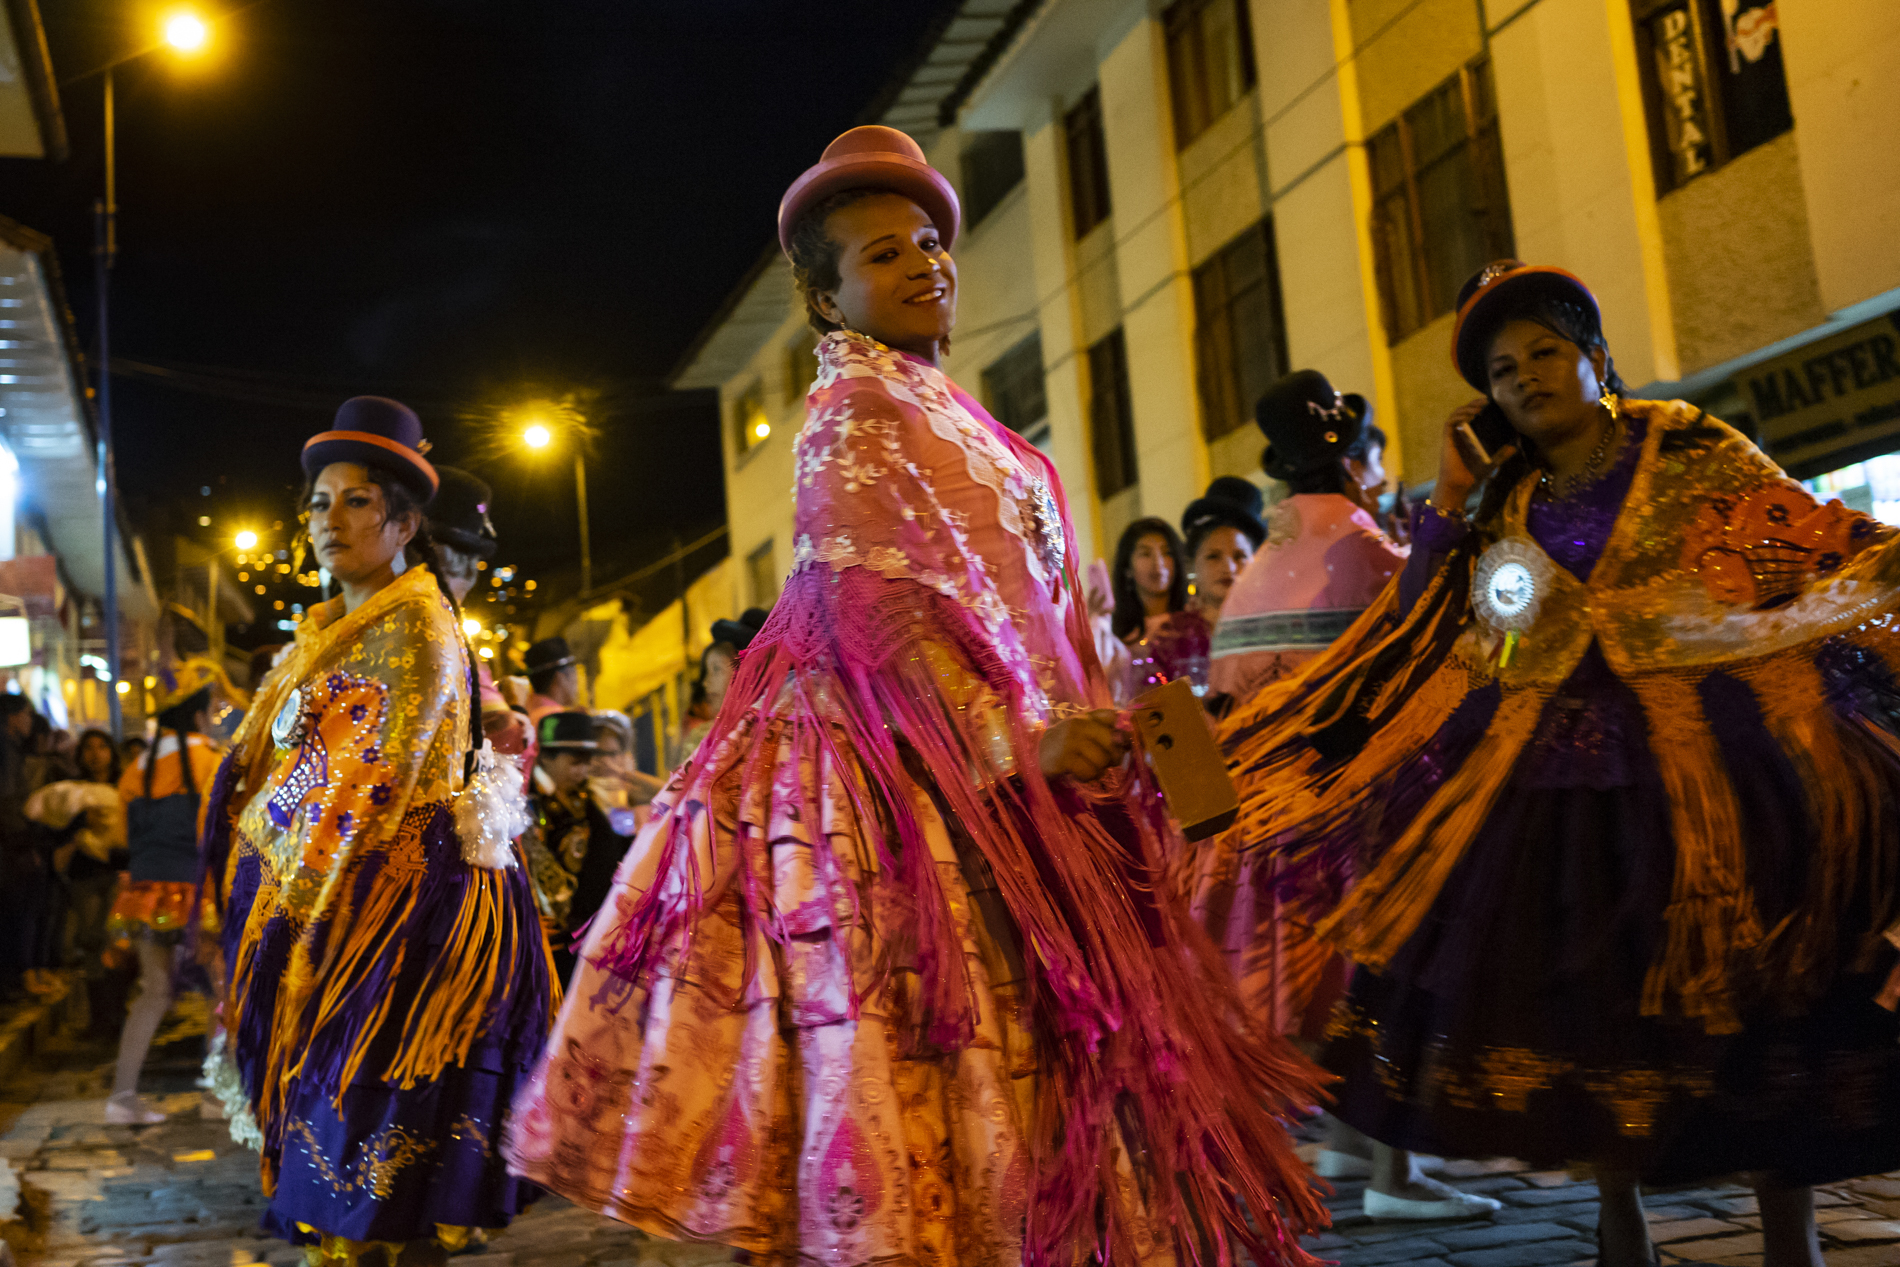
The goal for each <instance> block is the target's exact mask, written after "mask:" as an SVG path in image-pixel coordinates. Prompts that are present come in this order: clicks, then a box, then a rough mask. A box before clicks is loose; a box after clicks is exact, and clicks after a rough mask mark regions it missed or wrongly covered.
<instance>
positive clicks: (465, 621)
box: [462, 616, 482, 638]
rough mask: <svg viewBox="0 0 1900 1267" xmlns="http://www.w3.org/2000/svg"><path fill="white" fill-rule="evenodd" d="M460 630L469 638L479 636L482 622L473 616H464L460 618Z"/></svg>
mask: <svg viewBox="0 0 1900 1267" xmlns="http://www.w3.org/2000/svg"><path fill="white" fill-rule="evenodd" d="M462 632H463V633H465V634H467V635H468V636H469V637H471V638H479V637H480V636H481V632H482V622H481V621H479V620H477V619H475V618H474V617H473V616H465V617H463V618H462Z"/></svg>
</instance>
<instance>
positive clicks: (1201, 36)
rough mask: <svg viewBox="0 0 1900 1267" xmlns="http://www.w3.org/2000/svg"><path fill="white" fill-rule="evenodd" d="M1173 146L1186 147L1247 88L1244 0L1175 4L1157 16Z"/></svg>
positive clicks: (1250, 75) (1248, 40) (1249, 53)
mask: <svg viewBox="0 0 1900 1267" xmlns="http://www.w3.org/2000/svg"><path fill="white" fill-rule="evenodd" d="M1161 22H1162V29H1163V30H1164V31H1165V32H1166V34H1167V43H1168V87H1169V89H1170V95H1171V96H1172V98H1173V101H1174V143H1175V146H1176V148H1179V149H1186V148H1187V146H1188V143H1189V142H1191V141H1192V140H1194V138H1195V137H1197V136H1199V135H1200V134H1201V133H1203V132H1205V131H1207V129H1208V128H1210V127H1212V126H1213V125H1214V120H1216V119H1218V118H1220V117H1221V116H1222V115H1223V114H1226V113H1227V111H1228V110H1229V109H1231V108H1232V107H1233V106H1234V105H1235V103H1237V102H1238V101H1239V100H1240V99H1241V98H1242V97H1244V96H1246V95H1247V93H1248V92H1249V91H1250V90H1251V89H1252V88H1253V84H1254V69H1253V34H1252V32H1251V31H1250V30H1249V29H1248V25H1247V3H1246V0H1175V2H1174V3H1173V4H1171V5H1169V6H1168V8H1167V11H1166V12H1165V13H1164V14H1162V18H1161Z"/></svg>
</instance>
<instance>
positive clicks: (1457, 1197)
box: [1364, 1188, 1504, 1222]
mask: <svg viewBox="0 0 1900 1267" xmlns="http://www.w3.org/2000/svg"><path fill="white" fill-rule="evenodd" d="M1503 1208H1504V1202H1502V1201H1497V1200H1493V1199H1492V1198H1490V1197H1481V1196H1479V1195H1477V1194H1476V1193H1475V1192H1456V1191H1454V1192H1453V1193H1452V1194H1451V1196H1449V1197H1446V1198H1444V1199H1443V1200H1439V1201H1413V1200H1410V1199H1409V1198H1406V1197H1389V1196H1387V1195H1386V1194H1385V1193H1383V1192H1374V1191H1373V1190H1372V1189H1370V1188H1367V1189H1366V1198H1365V1205H1364V1209H1365V1212H1366V1217H1367V1218H1370V1219H1409V1220H1412V1221H1414V1222H1423V1221H1429V1220H1432V1219H1481V1218H1489V1217H1490V1216H1491V1215H1493V1214H1496V1213H1497V1212H1498V1211H1499V1210H1502V1209H1503Z"/></svg>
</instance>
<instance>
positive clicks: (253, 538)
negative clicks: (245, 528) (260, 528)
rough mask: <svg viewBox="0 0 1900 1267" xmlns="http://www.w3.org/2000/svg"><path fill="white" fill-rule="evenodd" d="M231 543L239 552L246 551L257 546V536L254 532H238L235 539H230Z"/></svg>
mask: <svg viewBox="0 0 1900 1267" xmlns="http://www.w3.org/2000/svg"><path fill="white" fill-rule="evenodd" d="M231 543H232V544H233V545H235V546H236V547H237V548H238V549H240V550H248V549H250V548H251V547H252V546H254V545H256V544H257V534H256V533H255V532H240V533H238V535H237V536H236V537H234V538H232V542H231Z"/></svg>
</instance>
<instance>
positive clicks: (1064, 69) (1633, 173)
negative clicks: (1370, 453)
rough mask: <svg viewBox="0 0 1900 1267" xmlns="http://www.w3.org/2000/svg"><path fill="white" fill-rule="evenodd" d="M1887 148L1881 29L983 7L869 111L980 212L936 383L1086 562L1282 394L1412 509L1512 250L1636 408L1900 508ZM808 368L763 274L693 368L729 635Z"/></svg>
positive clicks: (1897, 18)
mask: <svg viewBox="0 0 1900 1267" xmlns="http://www.w3.org/2000/svg"><path fill="white" fill-rule="evenodd" d="M1896 119H1900V5H1896V4H1894V3H1893V2H1892V0H1800V2H1798V3H1783V4H1780V5H1778V6H1777V5H1775V4H1772V3H1764V2H1762V0H1173V2H1172V3H1161V2H1159V0H1041V2H1037V0H1024V2H1021V3H1014V4H1012V3H1008V2H1007V0H968V3H966V4H965V5H964V7H963V9H962V10H961V11H960V14H959V16H958V17H957V19H956V20H955V21H954V22H952V23H951V24H950V25H949V26H948V28H947V29H946V30H945V31H944V33H943V35H942V36H941V37H940V39H939V42H938V43H937V45H936V46H935V47H934V48H932V49H931V50H930V51H929V53H928V55H927V56H926V57H925V58H924V59H923V60H922V62H921V63H920V64H919V65H918V66H917V67H916V68H915V70H914V71H913V73H912V75H911V77H910V79H909V81H908V83H907V85H906V86H905V87H904V89H903V91H902V92H901V93H900V94H899V95H898V96H897V97H896V99H895V101H894V102H893V103H892V104H891V105H890V106H889V108H888V109H887V110H886V111H885V112H884V113H883V115H882V116H881V121H882V122H885V123H888V124H890V125H892V126H895V127H900V128H903V129H904V130H905V131H907V132H909V133H911V135H913V136H915V137H916V138H917V139H918V140H919V142H920V143H921V144H923V145H924V147H925V149H926V151H927V152H928V154H929V155H930V157H931V161H932V162H933V164H935V165H936V166H937V167H938V168H939V170H941V171H943V172H945V173H946V174H948V175H949V176H950V177H951V179H952V180H953V181H955V182H956V183H957V185H958V189H959V192H960V193H961V194H962V196H963V199H964V202H965V206H966V221H965V228H964V231H963V235H962V237H961V238H960V239H959V241H958V243H957V248H956V252H955V254H956V256H957V262H958V269H959V276H960V293H961V298H960V305H959V309H960V311H959V322H958V328H957V333H956V337H955V339H954V341H953V342H954V347H953V350H952V352H951V354H950V356H949V358H948V360H947V362H946V369H947V370H948V372H949V373H950V375H951V376H952V377H953V378H955V379H956V380H957V381H958V382H959V383H961V384H962V385H963V386H965V387H966V388H967V389H969V390H970V391H972V392H973V393H975V394H976V395H978V396H979V397H980V398H982V399H983V400H984V402H985V404H986V405H987V406H988V407H989V408H990V409H991V411H992V412H993V413H995V414H996V415H997V416H998V418H999V419H1000V420H1002V421H1003V422H1005V423H1006V424H1008V425H1010V426H1012V427H1015V428H1017V429H1018V430H1020V431H1022V432H1024V433H1025V434H1026V435H1029V436H1030V437H1031V438H1033V439H1035V440H1036V442H1037V443H1039V444H1041V445H1042V446H1043V447H1044V448H1045V449H1046V450H1047V451H1048V452H1049V453H1050V454H1051V455H1052V456H1053V457H1054V459H1055V462H1056V464H1057V467H1058V469H1059V470H1060V471H1061V473H1062V477H1063V480H1064V482H1065V484H1066V485H1067V488H1068V491H1069V497H1070V503H1071V507H1072V509H1073V511H1074V514H1075V517H1076V521H1077V522H1076V527H1077V531H1078V533H1079V534H1080V536H1081V538H1082V541H1083V548H1084V550H1085V551H1087V550H1091V549H1092V550H1093V552H1094V553H1096V554H1101V555H1104V556H1106V555H1108V554H1109V553H1110V552H1111V551H1112V549H1113V547H1114V544H1115V540H1116V538H1117V536H1118V535H1119V533H1120V532H1121V530H1122V528H1123V527H1124V526H1125V525H1126V524H1128V523H1129V522H1130V521H1132V520H1133V519H1135V518H1137V517H1139V516H1143V515H1160V516H1162V517H1164V518H1168V519H1171V520H1172V519H1177V518H1178V516H1179V514H1180V511H1181V509H1182V508H1183V507H1184V506H1185V505H1186V503H1187V502H1188V501H1189V500H1190V499H1192V498H1193V497H1195V496H1196V495H1198V494H1199V493H1200V492H1201V490H1202V489H1203V488H1204V487H1205V486H1206V484H1207V482H1208V481H1209V480H1210V479H1211V478H1213V477H1214V476H1216V475H1223V474H1238V475H1243V476H1248V477H1250V478H1254V479H1257V480H1263V481H1264V477H1263V476H1262V475H1261V474H1260V471H1259V454H1260V449H1261V446H1262V441H1261V437H1260V434H1259V432H1258V431H1257V429H1255V428H1254V427H1253V426H1252V410H1253V402H1254V400H1255V399H1257V397H1258V396H1259V394H1260V393H1261V392H1262V391H1263V390H1264V389H1265V388H1266V387H1267V386H1268V385H1269V384H1271V383H1272V382H1273V381H1274V379H1276V378H1277V377H1278V376H1279V375H1281V374H1283V373H1285V372H1288V371H1290V370H1292V369H1297V368H1308V367H1310V368H1315V369H1319V370H1322V371H1323V372H1325V373H1326V374H1327V375H1328V377H1330V378H1331V379H1332V381H1333V382H1334V384H1335V385H1336V386H1338V387H1340V388H1341V389H1342V390H1345V391H1359V392H1362V393H1364V394H1365V395H1366V396H1367V397H1369V398H1370V399H1372V400H1373V401H1374V402H1375V404H1376V410H1377V419H1378V421H1379V423H1380V424H1381V425H1382V426H1383V428H1384V429H1385V431H1386V432H1387V434H1388V436H1389V437H1390V440H1391V444H1390V447H1389V449H1388V453H1387V466H1388V468H1389V469H1390V470H1391V471H1392V472H1393V473H1394V474H1395V475H1397V476H1400V477H1403V478H1404V479H1405V480H1406V481H1407V482H1408V483H1409V484H1410V485H1411V486H1413V487H1415V488H1416V487H1419V486H1421V485H1424V484H1427V483H1429V481H1430V480H1431V479H1432V477H1433V475H1434V474H1435V473H1436V469H1437V461H1438V443H1439V435H1440V434H1441V431H1442V426H1443V420H1444V417H1445V415H1446V413H1447V412H1448V411H1449V410H1450V409H1451V408H1452V407H1454V406H1455V405H1457V404H1459V403H1461V402H1462V401H1464V400H1466V399H1469V398H1470V396H1471V394H1472V393H1471V391H1470V388H1469V387H1467V386H1466V385H1465V384H1464V383H1463V382H1462V381H1461V380H1460V379H1459V378H1458V376H1457V374H1456V372H1455V371H1454V370H1453V368H1452V365H1451V360H1450V355H1449V340H1450V329H1451V324H1452V313H1451V307H1452V302H1453V299H1454V297H1455V294H1456V291H1457V288H1458V286H1459V284H1460V283H1461V282H1463V280H1464V279H1465V278H1466V277H1467V276H1468V275H1469V274H1470V273H1471V272H1472V271H1474V270H1475V269H1477V268H1478V267H1480V266H1481V265H1483V264H1484V263H1485V262H1487V261H1489V260H1491V259H1495V258H1499V257H1502V256H1515V257H1517V258H1519V259H1523V260H1526V261H1529V262H1534V263H1541V264H1555V265H1558V266H1560V267H1563V268H1567V269H1569V270H1571V271H1572V272H1575V273H1576V274H1578V275H1579V276H1580V277H1582V278H1583V279H1584V280H1585V281H1586V282H1587V283H1588V284H1589V285H1590V286H1591V287H1592V288H1593V289H1594V290H1595V291H1596V293H1597V295H1598V297H1599V299H1600V301H1601V303H1602V305H1603V309H1604V317H1605V328H1606V331H1607V333H1608V336H1609V339H1610V343H1611V350H1612V352H1613V353H1614V355H1615V358H1616V362H1617V366H1618V369H1619V370H1620V371H1621V373H1622V375H1623V378H1624V379H1625V380H1626V381H1627V382H1628V383H1629V384H1630V385H1631V387H1632V388H1633V389H1634V391H1635V393H1636V394H1637V395H1639V396H1683V397H1687V398H1689V399H1692V400H1695V401H1696V402H1697V403H1699V404H1702V405H1704V406H1705V407H1706V408H1709V409H1710V410H1711V412H1713V413H1715V414H1716V415H1717V416H1719V417H1722V418H1724V419H1726V420H1728V421H1731V422H1734V423H1736V424H1737V425H1740V426H1743V427H1744V428H1745V429H1748V430H1750V431H1751V432H1753V433H1754V434H1757V435H1758V436H1759V437H1760V438H1761V440H1762V443H1763V444H1764V447H1765V448H1767V449H1768V451H1769V452H1770V453H1771V455H1773V456H1775V457H1776V459H1777V460H1779V461H1781V462H1782V463H1783V465H1784V466H1787V467H1788V468H1789V469H1790V470H1791V471H1792V472H1793V473H1795V474H1796V475H1798V476H1800V477H1802V478H1815V479H1816V481H1817V486H1818V487H1821V488H1823V489H1824V490H1825V491H1828V492H1830V493H1834V494H1836V495H1840V496H1842V497H1843V498H1845V499H1846V500H1848V501H1849V502H1850V504H1857V505H1860V506H1861V508H1863V509H1870V510H1872V509H1875V508H1876V506H1878V508H1879V511H1880V512H1881V513H1884V514H1887V515H1891V516H1900V458H1895V457H1892V456H1891V455H1892V454H1893V453H1894V451H1895V450H1900V360H1897V359H1896V353H1895V346H1896V336H1900V145H1895V144H1893V142H1892V139H1891V125H1892V122H1893V121H1894V120H1896ZM816 157H817V155H816V153H815V152H814V154H813V158H814V159H815V158H816ZM767 227H769V226H767ZM810 345H811V335H810V332H809V330H808V329H807V328H806V327H805V324H804V315H803V313H802V311H801V310H800V309H799V306H798V304H797V302H796V300H795V297H794V296H793V293H792V288H791V281H790V274H789V270H788V268H787V267H786V265H785V263H784V261H783V260H782V259H780V258H777V256H776V253H774V254H773V255H769V256H767V257H765V258H763V259H762V261H761V264H760V266H759V268H758V269H757V270H755V272H754V274H753V275H752V276H751V277H750V278H749V279H748V280H747V282H746V284H745V285H744V287H742V288H741V290H740V291H739V292H738V293H737V294H736V295H735V296H734V297H733V301H732V303H731V304H730V306H729V308H728V310H727V312H726V313H725V314H724V315H723V316H722V317H721V318H720V319H719V320H718V321H717V322H716V323H715V324H714V325H713V327H712V328H710V329H709V330H708V331H707V332H706V334H705V335H704V336H703V338H702V340H701V342H700V344H699V345H698V347H697V348H696V350H695V352H694V354H693V355H692V357H691V358H690V359H689V361H688V363H687V365H686V367H685V368H684V369H683V370H682V372H681V373H680V375H679V376H678V377H677V379H676V383H675V385H676V386H679V387H716V388H718V390H719V392H720V397H721V403H722V407H723V414H724V419H725V422H724V432H725V435H724V445H725V458H726V495H727V505H728V515H729V521H730V527H731V531H732V538H731V539H732V546H733V554H734V558H735V560H736V561H737V563H738V564H739V568H740V571H739V574H738V577H737V585H736V588H737V590H738V591H739V592H738V593H737V594H736V596H735V597H736V601H737V602H738V603H739V604H740V605H742V606H745V605H753V604H759V605H769V603H770V601H771V599H772V598H773V597H775V596H776V593H777V588H778V585H779V582H780V578H781V577H782V575H783V573H784V571H785V570H786V569H787V568H788V567H789V566H790V560H791V552H792V542H791V510H792V501H791V487H792V473H791V441H792V437H793V436H794V435H795V434H796V432H797V430H798V427H799V426H800V425H801V423H802V420H803V406H804V389H805V386H806V384H807V383H808V382H809V376H810V368H809V367H810V364H811V360H810Z"/></svg>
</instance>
